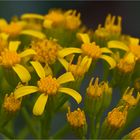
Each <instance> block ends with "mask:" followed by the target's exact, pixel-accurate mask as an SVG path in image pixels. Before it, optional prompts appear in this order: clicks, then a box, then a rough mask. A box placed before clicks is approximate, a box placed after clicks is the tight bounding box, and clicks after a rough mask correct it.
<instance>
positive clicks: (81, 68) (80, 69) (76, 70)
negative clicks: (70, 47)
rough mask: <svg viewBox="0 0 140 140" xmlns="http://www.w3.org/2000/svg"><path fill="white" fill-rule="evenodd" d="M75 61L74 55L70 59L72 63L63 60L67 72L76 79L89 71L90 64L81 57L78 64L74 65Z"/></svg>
mask: <svg viewBox="0 0 140 140" xmlns="http://www.w3.org/2000/svg"><path fill="white" fill-rule="evenodd" d="M73 59H74V55H73V56H72V57H71V58H70V62H67V61H66V60H65V59H64V60H63V65H64V67H65V69H66V71H69V72H71V73H72V74H73V76H74V78H75V79H77V78H81V77H82V76H84V74H85V73H86V72H87V71H88V68H87V66H88V63H87V61H86V60H85V59H83V58H82V57H81V56H79V57H78V60H77V63H76V64H72V62H73Z"/></svg>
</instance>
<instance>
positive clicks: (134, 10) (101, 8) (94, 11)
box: [0, 1, 140, 37]
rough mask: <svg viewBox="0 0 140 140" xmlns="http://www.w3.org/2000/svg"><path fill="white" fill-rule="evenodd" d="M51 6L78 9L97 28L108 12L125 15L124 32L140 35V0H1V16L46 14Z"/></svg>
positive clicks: (86, 22)
mask: <svg viewBox="0 0 140 140" xmlns="http://www.w3.org/2000/svg"><path fill="white" fill-rule="evenodd" d="M50 8H63V9H77V10H78V11H79V12H81V15H82V17H81V18H82V21H83V22H84V23H85V24H86V25H87V26H88V27H90V28H93V29H95V28H96V27H97V25H98V24H99V23H104V20H105V17H106V15H107V14H108V13H111V14H113V15H120V16H122V17H123V33H126V34H131V35H132V36H137V37H139V36H140V28H139V25H140V14H139V13H140V1H0V17H3V18H6V19H7V20H10V18H11V17H12V16H13V15H21V14H22V13H25V12H35V13H40V14H46V13H47V12H48V10H49V9H50Z"/></svg>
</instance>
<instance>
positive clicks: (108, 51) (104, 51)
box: [101, 48, 112, 54]
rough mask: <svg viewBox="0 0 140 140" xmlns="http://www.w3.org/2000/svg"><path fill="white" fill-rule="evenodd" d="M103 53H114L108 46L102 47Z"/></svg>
mask: <svg viewBox="0 0 140 140" xmlns="http://www.w3.org/2000/svg"><path fill="white" fill-rule="evenodd" d="M101 51H102V53H110V54H111V53H112V51H111V50H110V49H108V48H101Z"/></svg>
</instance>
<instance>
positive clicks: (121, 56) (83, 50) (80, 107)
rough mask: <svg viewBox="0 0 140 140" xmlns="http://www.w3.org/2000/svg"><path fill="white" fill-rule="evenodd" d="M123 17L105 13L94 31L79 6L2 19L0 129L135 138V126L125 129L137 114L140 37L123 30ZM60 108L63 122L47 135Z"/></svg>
mask: <svg viewBox="0 0 140 140" xmlns="http://www.w3.org/2000/svg"><path fill="white" fill-rule="evenodd" d="M121 21H122V18H121V17H120V16H118V17H117V18H116V16H111V14H109V15H108V16H107V17H106V20H105V23H104V26H102V25H101V24H99V26H98V27H97V29H96V30H94V31H93V30H92V29H88V28H85V25H84V24H83V23H82V21H81V14H80V13H78V12H77V11H76V10H68V11H64V10H61V9H52V10H50V11H49V12H48V14H46V15H40V14H34V13H25V14H23V15H21V16H20V17H14V18H13V19H12V20H11V21H10V22H9V23H8V22H7V21H6V20H5V19H2V18H1V19H0V134H2V135H3V136H4V137H8V138H22V139H26V138H28V137H27V136H30V138H38V139H41V138H46V139H47V138H54V139H55V138H68V136H67V134H69V133H70V132H71V131H72V132H74V133H73V134H74V138H82V139H103V138H105V139H112V138H119V139H120V138H122V139H126V138H129V139H139V138H140V130H139V128H137V129H135V130H133V131H132V132H129V133H128V132H127V131H126V130H127V129H126V128H131V127H130V126H131V124H132V123H133V122H134V120H135V119H136V118H138V117H139V115H140V111H139V106H140V102H139V101H140V93H139V92H140V80H139V79H140V66H139V65H140V45H139V38H135V37H132V36H128V35H125V34H123V30H122V26H121V24H122V23H121ZM97 68H98V69H97ZM95 71H100V73H99V74H95V73H94V72H95ZM86 83H89V85H87V84H86ZM114 96H115V98H114ZM70 97H72V98H70ZM116 97H117V98H118V97H120V99H119V100H118V99H117V98H116ZM73 99H74V100H73ZM114 100H115V102H114ZM112 106H113V108H112ZM71 108H72V109H74V111H71V110H72V109H71ZM67 109H68V112H67ZM107 109H108V112H107ZM62 111H63V113H62ZM64 112H65V113H64ZM58 113H60V114H61V115H64V114H65V120H64V122H65V123H66V124H65V125H64V126H63V127H62V128H61V126H59V122H57V121H56V123H55V126H58V127H59V128H58V131H57V132H56V133H53V134H52V133H50V132H51V127H52V126H53V125H52V124H53V123H52V122H53V120H55V119H54V117H56V116H57V117H59V115H58ZM105 114H106V115H105ZM104 116H105V117H104ZM17 121H18V123H19V121H21V124H20V125H22V127H19V126H20V125H17ZM22 122H25V123H22ZM57 123H58V124H57ZM15 126H16V127H17V128H16V129H20V131H19V133H18V134H17V132H16V130H14V128H15ZM11 130H12V131H11ZM127 133H128V134H127ZM123 134H125V136H123ZM0 138H1V137H0Z"/></svg>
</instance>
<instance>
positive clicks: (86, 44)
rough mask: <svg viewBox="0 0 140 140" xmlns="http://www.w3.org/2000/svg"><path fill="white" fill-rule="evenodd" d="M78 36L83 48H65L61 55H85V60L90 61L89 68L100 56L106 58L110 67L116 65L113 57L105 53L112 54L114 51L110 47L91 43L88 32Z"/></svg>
mask: <svg viewBox="0 0 140 140" xmlns="http://www.w3.org/2000/svg"><path fill="white" fill-rule="evenodd" d="M78 37H79V38H80V39H81V40H82V41H83V44H82V46H81V48H65V49H63V50H62V51H60V52H59V56H60V57H65V56H67V55H69V54H72V53H80V54H82V55H83V56H84V58H83V59H85V61H88V62H87V63H88V66H87V67H88V68H89V67H90V65H91V63H92V61H94V60H97V59H99V58H101V59H104V60H105V61H106V62H108V63H109V65H110V69H112V68H114V67H115V66H116V62H115V60H114V59H113V58H112V57H110V56H108V55H106V54H103V53H109V54H111V53H112V52H111V51H110V50H109V49H107V48H100V47H99V46H98V45H96V44H95V42H92V43H91V42H90V40H89V36H88V34H82V33H79V34H78Z"/></svg>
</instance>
